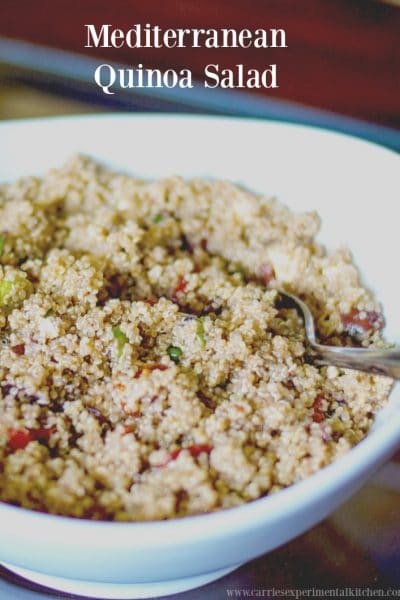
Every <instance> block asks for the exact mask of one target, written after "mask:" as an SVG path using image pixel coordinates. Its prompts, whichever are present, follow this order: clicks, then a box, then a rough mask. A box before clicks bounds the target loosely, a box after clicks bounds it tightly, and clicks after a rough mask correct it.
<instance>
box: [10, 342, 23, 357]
mask: <svg viewBox="0 0 400 600" xmlns="http://www.w3.org/2000/svg"><path fill="white" fill-rule="evenodd" d="M11 350H12V351H13V352H14V354H16V355H17V356H22V355H23V354H25V344H17V345H16V346H11Z"/></svg>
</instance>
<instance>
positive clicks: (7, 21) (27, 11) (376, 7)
mask: <svg viewBox="0 0 400 600" xmlns="http://www.w3.org/2000/svg"><path fill="white" fill-rule="evenodd" d="M86 23H94V24H96V25H101V24H104V23H110V24H112V25H114V26H116V27H121V28H125V29H127V28H129V26H132V25H134V24H135V23H142V24H145V23H151V24H153V25H155V24H157V25H159V26H160V27H163V28H166V27H173V28H176V27H203V28H207V27H217V28H220V27H236V28H243V27H248V28H250V29H253V28H257V27H263V28H270V27H281V28H284V29H286V34H287V44H288V46H289V47H288V48H285V49H283V48H282V49H268V50H255V49H218V50H211V49H192V48H187V49H167V50H166V49H160V50H154V49H140V50H132V49H129V48H121V49H110V50H104V49H103V50H97V49H96V50H94V49H85V48H84V45H85V28H84V25H85V24H86ZM0 35H5V36H9V37H16V38H21V39H26V40H31V41H34V42H40V43H42V44H47V45H49V46H54V47H59V48H65V49H70V50H74V51H78V52H87V53H90V54H91V55H94V53H98V54H99V55H103V56H104V57H105V58H107V59H108V60H109V61H120V62H125V63H127V64H130V65H134V64H137V63H138V62H143V63H144V65H145V66H153V67H164V68H168V67H180V68H182V67H190V68H192V70H193V72H194V74H197V75H200V76H202V73H203V69H204V66H205V65H206V64H208V63H214V62H217V63H219V64H220V66H221V67H225V66H232V65H235V64H236V63H238V62H243V63H244V64H245V65H246V66H247V67H253V68H259V69H263V68H265V67H266V66H268V65H269V64H270V63H274V62H276V63H277V64H278V74H279V79H278V81H279V85H280V87H279V89H278V90H272V91H271V90H270V91H265V90H263V91H262V92H259V93H264V94H268V95H269V96H272V97H274V98H278V97H281V98H286V99H290V100H295V101H297V102H302V103H305V104H309V105H312V106H316V107H320V108H325V109H328V110H333V111H336V112H339V113H344V114H349V115H354V116H357V117H359V118H363V119H367V120H370V121H374V122H377V123H381V124H387V125H391V126H397V127H400V9H399V8H396V7H395V6H391V5H389V4H384V3H383V2H379V1H378V0H263V1H262V0H258V1H257V2H250V1H246V0H202V1H200V0H180V1H177V0H153V1H151V2H150V1H148V2H145V1H141V2H139V1H136V0H80V1H77V0H56V1H55V0H18V1H16V0H1V2H0Z"/></svg>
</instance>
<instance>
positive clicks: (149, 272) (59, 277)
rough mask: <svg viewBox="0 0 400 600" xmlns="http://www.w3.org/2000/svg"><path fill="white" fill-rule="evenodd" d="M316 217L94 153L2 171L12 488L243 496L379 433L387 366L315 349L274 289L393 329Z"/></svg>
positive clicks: (2, 286) (124, 502) (343, 331)
mask: <svg viewBox="0 0 400 600" xmlns="http://www.w3.org/2000/svg"><path fill="white" fill-rule="evenodd" d="M318 227H319V221H318V217H317V215H316V214H302V215H298V214H294V213H292V212H290V211H289V210H288V209H287V208H285V207H284V206H282V205H281V204H279V203H278V202H277V201H275V200H273V199H267V198H263V197H259V196H256V195H254V194H252V193H249V192H248V191H245V190H243V189H241V188H238V187H236V186H235V185H233V184H231V183H227V182H220V181H216V182H210V181H207V180H203V179H194V180H190V181H186V180H183V179H181V178H178V177H172V178H168V179H163V180H160V181H154V182H147V181H141V180H138V179H135V178H133V177H128V176H125V175H121V174H116V173H113V172H111V171H109V170H107V169H105V168H103V167H101V166H99V165H97V164H96V163H94V162H93V161H91V160H89V159H87V158H84V157H80V156H78V157H74V158H73V159H72V160H71V161H70V162H69V163H68V164H67V165H66V166H65V167H64V168H62V169H59V170H52V171H50V172H49V173H48V174H47V175H46V176H45V177H43V178H33V177H30V178H24V179H21V180H20V181H18V182H16V183H14V184H7V185H2V186H1V187H0V342H1V343H0V499H1V500H3V501H4V502H10V503H13V504H16V505H20V506H24V507H27V508H31V509H35V510H42V511H47V512H50V513H55V514H61V515H70V516H74V517H85V518H93V519H114V520H126V521H131V520H132V521H140V520H152V519H167V518H172V517H181V516H185V515H189V514H197V513H203V512H208V511H215V510H219V509H222V508H228V507H232V506H236V505H239V504H242V503H244V502H247V501H249V500H253V499H255V498H259V497H260V496H264V495H266V494H269V493H272V492H275V491H277V490H279V489H281V488H283V487H285V486H288V485H291V484H293V483H294V482H296V481H299V480H301V479H304V478H305V477H308V476H309V475H311V474H312V473H314V472H316V471H318V469H320V468H321V467H323V466H325V465H327V464H328V463H330V462H331V461H333V460H335V459H336V458H337V457H339V456H341V455H342V454H344V453H345V452H347V451H348V450H349V449H350V448H351V447H352V446H353V445H354V444H356V443H357V442H358V441H360V440H361V439H362V438H363V437H364V436H365V435H366V434H367V432H368V430H369V428H370V426H371V424H372V421H373V418H374V415H375V413H376V412H377V411H378V410H379V409H380V408H381V407H382V405H383V404H384V403H385V401H386V399H387V396H388V393H389V391H390V385H391V381H390V380H388V379H386V378H382V377H377V376H371V375H367V374H363V373H358V372H356V371H350V370H344V369H338V368H336V367H327V368H326V367H324V368H318V367H315V366H313V365H312V364H310V363H309V362H307V357H306V354H305V343H304V330H303V326H302V323H301V321H300V319H299V317H298V315H297V314H296V312H295V311H294V310H293V309H290V308H285V307H284V306H283V305H282V302H280V298H279V294H278V292H277V291H276V289H275V288H276V287H279V286H280V287H284V288H286V289H287V290H288V291H293V292H295V293H296V294H298V295H301V296H302V297H303V298H305V300H306V301H307V302H308V304H309V305H310V307H311V309H312V311H313V313H314V316H315V319H316V323H317V328H318V335H319V337H320V339H321V340H323V341H324V342H325V343H328V344H346V345H351V344H353V345H354V344H358V345H363V346H370V345H373V346H375V347H383V346H384V345H385V343H384V341H383V338H382V335H381V329H382V326H383V319H382V315H381V311H380V307H379V305H378V304H377V303H376V301H375V300H374V298H373V297H372V296H371V294H370V293H369V292H368V291H367V290H365V289H364V288H363V287H362V285H361V283H360V280H359V276H358V273H357V270H356V268H355V267H354V265H353V263H352V260H351V256H350V254H349V252H348V251H346V250H338V251H336V252H334V253H333V254H328V253H327V252H326V251H325V249H324V248H323V246H321V245H320V244H318V243H317V242H316V241H315V235H316V233H317V231H318Z"/></svg>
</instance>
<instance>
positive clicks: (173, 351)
mask: <svg viewBox="0 0 400 600" xmlns="http://www.w3.org/2000/svg"><path fill="white" fill-rule="evenodd" d="M167 352H168V355H169V357H170V359H171V360H173V361H174V363H176V364H178V363H179V360H180V358H181V356H182V354H183V352H182V350H181V349H180V348H178V346H168V348H167Z"/></svg>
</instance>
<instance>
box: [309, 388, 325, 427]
mask: <svg viewBox="0 0 400 600" xmlns="http://www.w3.org/2000/svg"><path fill="white" fill-rule="evenodd" d="M324 400H325V397H324V395H323V394H317V396H316V397H315V400H314V403H313V414H312V420H313V421H314V423H322V421H324V420H325V412H324V411H323V410H322V406H321V405H322V403H323V401H324Z"/></svg>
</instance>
